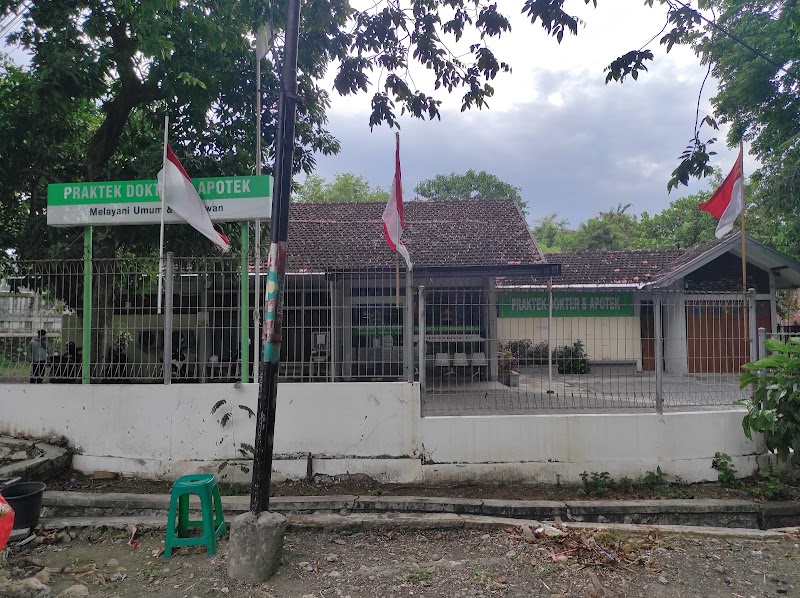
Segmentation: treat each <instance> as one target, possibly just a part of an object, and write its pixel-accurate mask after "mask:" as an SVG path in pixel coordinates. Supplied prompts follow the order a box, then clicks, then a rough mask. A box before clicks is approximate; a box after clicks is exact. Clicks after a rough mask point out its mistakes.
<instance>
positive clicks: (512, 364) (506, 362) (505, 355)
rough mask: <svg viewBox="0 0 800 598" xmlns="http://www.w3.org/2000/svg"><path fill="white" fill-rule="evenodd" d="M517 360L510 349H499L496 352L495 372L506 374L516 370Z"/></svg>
mask: <svg viewBox="0 0 800 598" xmlns="http://www.w3.org/2000/svg"><path fill="white" fill-rule="evenodd" d="M517 366H519V358H518V357H517V356H516V355H515V354H514V353H512V352H511V350H510V349H504V348H502V347H501V348H500V349H498V351H497V371H499V372H501V373H504V374H507V373H509V372H511V371H513V370H516V369H517Z"/></svg>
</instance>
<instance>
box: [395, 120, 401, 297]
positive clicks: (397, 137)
mask: <svg viewBox="0 0 800 598" xmlns="http://www.w3.org/2000/svg"><path fill="white" fill-rule="evenodd" d="M394 139H395V143H396V146H397V147H398V148H399V147H400V132H399V131H395V133H394ZM398 151H399V150H398ZM401 192H402V190H401ZM400 201H403V200H402V197H401V199H400ZM400 226H401V224H400V219H399V218H398V220H397V229H398V230H397V242H398V243H400V235H401V234H402V230H400ZM394 286H395V290H396V291H397V297H396V305H397V309H400V253H399V252H398V251H397V248H395V250H394Z"/></svg>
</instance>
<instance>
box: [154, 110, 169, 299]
mask: <svg viewBox="0 0 800 598" xmlns="http://www.w3.org/2000/svg"><path fill="white" fill-rule="evenodd" d="M168 137H169V114H165V115H164V149H163V160H162V163H161V170H163V171H164V176H163V178H162V179H161V184H160V185H159V186H158V193H159V195H160V196H161V228H160V230H159V236H158V298H157V299H156V301H157V303H158V309H157V313H158V314H161V281H162V278H163V275H162V272H163V271H164V215H165V214H166V212H167V204H166V197H167V143H168V139H167V138H168Z"/></svg>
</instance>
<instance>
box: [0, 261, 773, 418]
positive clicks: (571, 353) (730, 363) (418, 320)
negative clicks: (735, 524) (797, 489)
mask: <svg viewBox="0 0 800 598" xmlns="http://www.w3.org/2000/svg"><path fill="white" fill-rule="evenodd" d="M243 272H245V273H246V275H245V276H243V275H242V273H243ZM87 274H88V273H87V272H85V271H84V265H83V262H81V261H74V262H71V261H63V262H16V263H14V264H13V266H12V269H11V274H10V275H8V276H6V277H5V279H4V280H3V281H2V283H0V382H3V383H8V382H32V383H40V382H43V383H53V384H58V383H164V382H168V383H213V382H239V381H242V382H247V381H250V382H253V381H255V380H256V375H255V370H256V369H257V368H258V359H259V356H260V354H261V343H260V336H261V335H260V331H259V330H258V322H257V311H256V310H255V307H256V280H255V276H254V274H253V272H252V269H251V267H250V266H249V264H248V262H247V260H242V258H241V256H233V257H225V258H174V259H169V260H168V262H167V265H166V267H165V272H164V277H165V278H164V288H165V293H164V297H163V308H162V313H159V311H158V294H157V288H158V285H157V277H158V263H157V260H153V259H140V258H118V259H116V260H94V261H93V263H92V268H91V276H87ZM87 284H88V285H89V287H90V288H88V289H87ZM260 285H261V287H260V289H259V293H260V296H261V297H262V298H263V297H265V296H266V292H265V291H266V288H265V286H266V276H265V275H262V277H261V280H260ZM87 291H88V292H87ZM283 299H284V300H283V328H282V330H281V336H282V340H283V342H282V355H281V370H280V375H281V379H282V380H283V381H295V382H340V381H350V382H352V381H362V382H374V381H418V382H419V383H420V387H421V392H422V399H423V415H429V416H430V415H462V414H479V413H485V414H489V413H492V414H495V413H497V414H499V413H525V412H533V413H538V412H546V411H547V410H576V409H586V410H605V409H631V410H641V409H649V410H669V409H675V408H686V407H716V406H729V405H732V404H733V403H734V402H735V401H737V400H740V399H742V398H744V397H745V396H746V394H745V392H746V391H741V390H739V382H738V374H739V372H740V368H741V365H742V364H743V363H745V362H747V361H750V360H752V359H755V358H756V357H757V355H758V354H759V349H758V342H757V332H756V330H757V328H759V327H763V328H764V329H765V330H766V331H767V332H769V333H771V332H772V331H773V330H775V329H776V326H775V323H776V313H775V300H774V297H770V296H768V295H765V296H762V295H756V294H755V292H752V293H749V294H731V293H703V294H692V293H688V292H666V291H659V292H654V291H644V290H638V289H632V288H619V289H608V288H605V289H602V288H596V289H586V288H572V289H556V290H553V291H548V290H547V289H546V288H531V287H508V286H507V287H496V286H495V281H494V279H491V278H486V277H482V278H480V277H474V278H465V277H463V276H461V277H455V276H452V277H447V276H440V277H431V276H429V275H425V276H424V277H423V276H422V275H416V276H415V279H414V280H412V278H411V277H410V276H407V273H406V272H405V269H404V268H402V267H400V268H398V269H393V268H389V269H382V268H375V269H357V270H347V271H331V270H329V269H328V270H326V269H323V268H320V269H318V270H314V269H306V270H303V271H299V272H297V271H296V272H292V273H290V274H288V275H287V277H286V282H285V291H284V297H283ZM86 314H89V315H88V321H85V317H86ZM40 330H44V331H45V334H44V336H43V338H40V335H39V334H38V331H40Z"/></svg>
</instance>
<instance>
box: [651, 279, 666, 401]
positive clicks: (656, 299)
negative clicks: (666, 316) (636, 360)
mask: <svg viewBox="0 0 800 598" xmlns="http://www.w3.org/2000/svg"><path fill="white" fill-rule="evenodd" d="M662 304H663V296H662V292H661V291H656V292H655V295H654V296H653V327H654V328H655V337H656V338H655V354H656V355H655V358H656V412H657V413H658V414H659V415H661V414H662V413H664V344H663V342H664V339H663V334H662V332H661V306H662Z"/></svg>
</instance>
